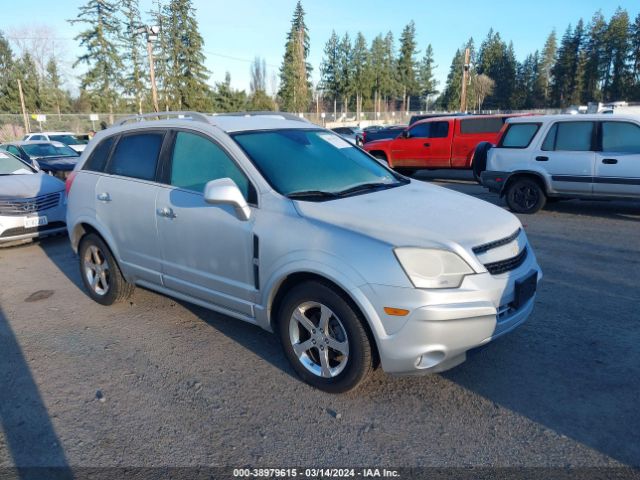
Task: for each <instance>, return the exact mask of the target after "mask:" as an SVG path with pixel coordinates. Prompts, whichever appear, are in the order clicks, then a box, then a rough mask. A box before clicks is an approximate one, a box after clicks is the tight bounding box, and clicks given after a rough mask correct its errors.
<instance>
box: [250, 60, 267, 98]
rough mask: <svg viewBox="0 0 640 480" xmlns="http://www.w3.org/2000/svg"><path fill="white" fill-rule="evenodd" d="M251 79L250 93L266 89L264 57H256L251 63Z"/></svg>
mask: <svg viewBox="0 0 640 480" xmlns="http://www.w3.org/2000/svg"><path fill="white" fill-rule="evenodd" d="M250 72H251V80H250V83H249V88H250V89H251V93H256V92H258V91H262V92H266V91H267V63H266V62H265V60H264V58H262V59H261V58H260V57H256V58H255V59H254V60H253V63H252V64H251V70H250Z"/></svg>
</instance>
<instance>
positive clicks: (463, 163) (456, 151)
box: [451, 116, 505, 168]
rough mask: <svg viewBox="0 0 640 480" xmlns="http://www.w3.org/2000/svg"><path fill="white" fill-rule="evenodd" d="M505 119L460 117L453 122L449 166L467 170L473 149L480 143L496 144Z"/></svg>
mask: <svg viewBox="0 0 640 480" xmlns="http://www.w3.org/2000/svg"><path fill="white" fill-rule="evenodd" d="M504 121H505V117H504V116H495V117H473V116H469V117H462V118H458V119H456V120H455V125H456V127H455V134H454V137H453V143H452V146H451V149H452V152H451V166H452V167H456V168H468V167H470V166H471V158H472V157H473V153H474V151H475V148H476V147H477V146H478V144H479V143H480V142H491V143H493V144H494V145H495V144H496V143H497V142H498V136H499V133H500V130H501V129H502V127H503V126H504Z"/></svg>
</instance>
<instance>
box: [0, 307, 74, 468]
mask: <svg viewBox="0 0 640 480" xmlns="http://www.w3.org/2000/svg"><path fill="white" fill-rule="evenodd" d="M0 352H2V354H1V355H0V385H1V388H0V424H1V425H2V431H3V432H4V438H5V441H6V444H7V447H8V452H9V454H10V457H11V460H12V464H13V465H5V466H4V467H16V468H17V471H16V472H15V476H16V477H18V478H22V479H31V478H54V479H63V478H64V479H71V478H73V473H72V470H71V468H70V467H69V464H68V462H67V458H66V455H65V452H64V449H63V448H62V445H61V443H60V440H59V438H58V436H57V434H56V431H55V428H54V426H53V424H52V423H51V418H50V416H49V412H48V411H47V406H46V405H45V403H44V400H43V399H42V396H41V395H40V392H39V390H38V385H37V384H36V381H35V379H34V378H33V374H32V373H31V369H30V368H29V364H28V363H27V360H26V358H25V356H24V353H23V352H22V349H21V348H20V343H19V342H18V339H17V338H16V335H15V333H14V331H13V329H12V328H11V325H10V323H9V321H8V319H7V317H6V315H5V314H4V312H3V310H2V308H1V307H0ZM43 467H46V468H43ZM5 473H6V469H5ZM12 478H13V477H12Z"/></svg>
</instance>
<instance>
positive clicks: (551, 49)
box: [535, 30, 558, 107]
mask: <svg viewBox="0 0 640 480" xmlns="http://www.w3.org/2000/svg"><path fill="white" fill-rule="evenodd" d="M557 50H558V41H557V37H556V32H555V30H553V31H552V32H551V33H550V34H549V36H548V37H547V40H546V41H545V43H544V48H543V49H542V55H541V57H540V64H539V68H538V75H537V82H536V90H537V91H538V92H540V97H539V98H538V100H537V101H536V102H535V103H536V104H537V105H538V106H540V107H542V106H549V105H550V102H551V86H552V84H553V66H554V65H555V63H556V54H557Z"/></svg>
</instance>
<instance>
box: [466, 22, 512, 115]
mask: <svg viewBox="0 0 640 480" xmlns="http://www.w3.org/2000/svg"><path fill="white" fill-rule="evenodd" d="M516 66H517V65H516V59H515V54H514V51H513V44H509V46H507V44H506V43H505V42H503V41H502V39H501V38H500V34H499V33H498V32H494V31H493V29H490V30H489V33H488V34H487V37H486V38H485V40H484V41H483V42H482V44H481V46H480V51H479V53H478V68H477V69H476V71H477V73H478V74H484V75H487V76H488V77H489V78H491V79H492V80H493V81H495V83H496V85H495V89H494V93H493V94H492V95H489V96H487V99H486V101H485V102H486V104H487V106H488V107H489V108H509V107H510V102H511V97H512V95H513V89H514V84H515V77H516Z"/></svg>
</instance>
